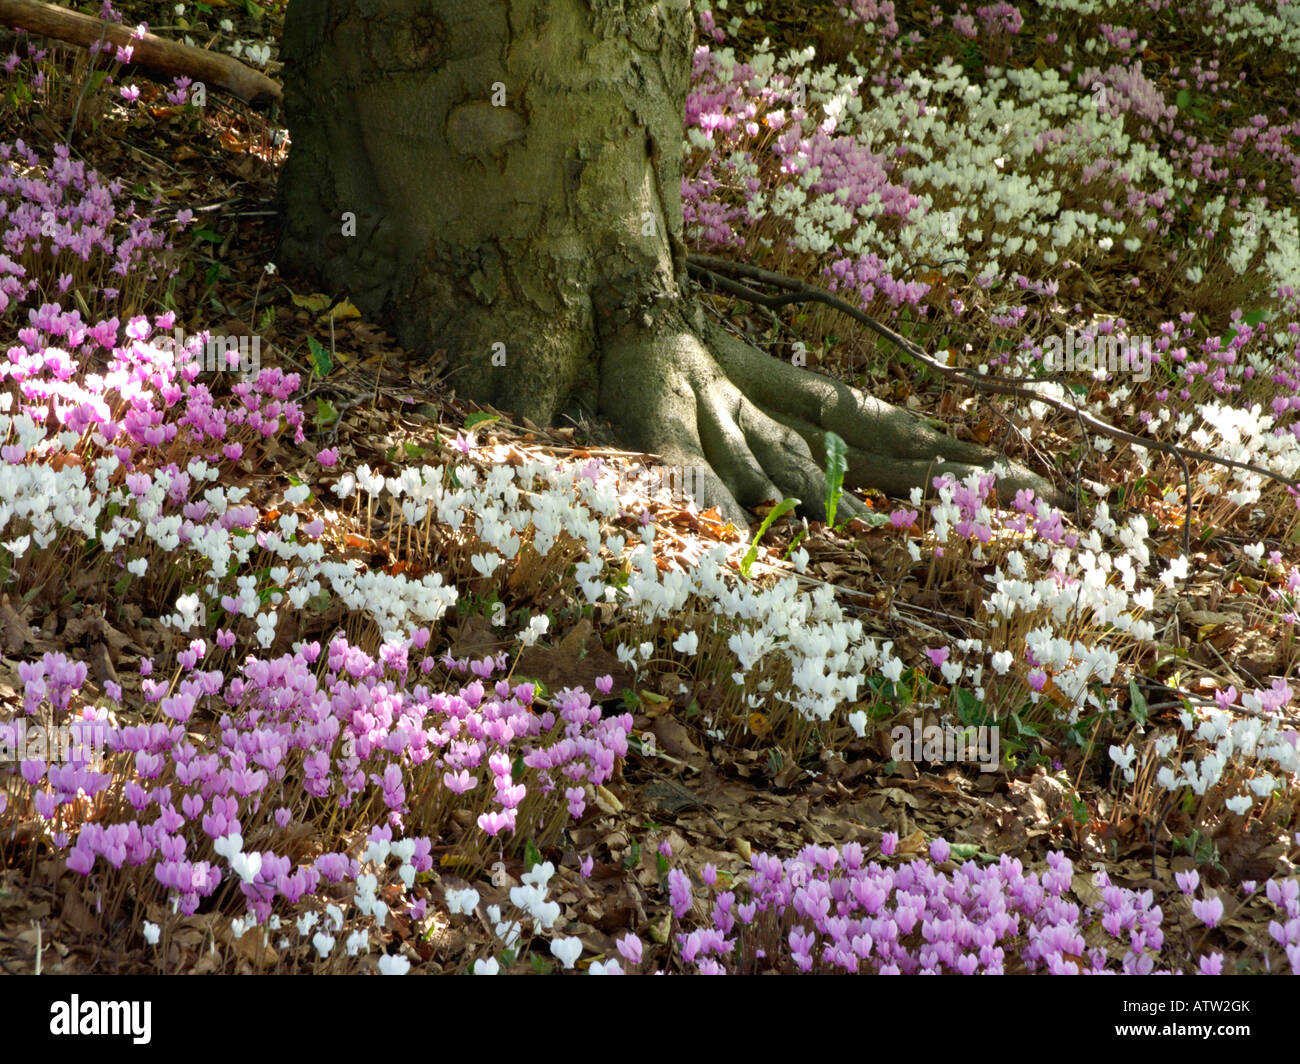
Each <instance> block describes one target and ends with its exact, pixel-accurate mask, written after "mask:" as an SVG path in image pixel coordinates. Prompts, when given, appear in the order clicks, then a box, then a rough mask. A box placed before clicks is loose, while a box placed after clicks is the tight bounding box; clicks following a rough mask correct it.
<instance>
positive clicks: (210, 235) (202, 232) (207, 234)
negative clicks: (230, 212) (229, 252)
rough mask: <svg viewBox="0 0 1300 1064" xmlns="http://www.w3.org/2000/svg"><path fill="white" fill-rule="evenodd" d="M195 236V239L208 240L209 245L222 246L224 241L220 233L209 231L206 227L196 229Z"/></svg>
mask: <svg viewBox="0 0 1300 1064" xmlns="http://www.w3.org/2000/svg"><path fill="white" fill-rule="evenodd" d="M194 236H195V239H197V240H206V241H207V242H208V243H209V244H220V243H221V241H222V239H223V238H222V236H221V234H220V233H218V232H216V231H215V230H212V229H209V228H207V227H206V226H204V228H202V229H195V230H194Z"/></svg>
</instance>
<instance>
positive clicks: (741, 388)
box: [600, 311, 1062, 525]
mask: <svg viewBox="0 0 1300 1064" xmlns="http://www.w3.org/2000/svg"><path fill="white" fill-rule="evenodd" d="M643 324H644V322H643ZM603 352H604V354H603V358H602V362H601V368H600V379H601V393H600V405H601V412H602V413H603V414H604V415H605V416H606V417H608V418H610V420H611V421H612V422H613V424H614V427H615V429H616V430H617V431H618V432H619V434H620V435H621V436H622V438H623V439H625V440H626V441H627V442H628V444H629V445H630V446H633V447H636V448H639V449H641V450H644V451H649V452H652V453H654V454H658V455H660V456H661V457H662V459H663V460H664V461H665V462H666V463H667V464H669V465H677V466H685V467H696V468H697V473H696V491H695V496H696V499H697V501H698V502H699V503H700V505H701V506H718V507H719V508H720V509H721V511H722V512H723V513H724V514H725V515H726V516H727V518H728V519H729V520H731V521H732V522H733V523H736V524H739V525H743V524H744V523H746V522H747V521H748V520H749V515H748V514H747V513H746V512H745V509H744V508H745V507H754V506H757V505H758V504H759V503H762V502H765V501H769V500H775V499H780V498H785V497H789V496H794V497H796V498H798V499H800V500H801V501H802V504H803V505H802V510H803V512H804V513H805V514H806V515H807V516H808V517H810V518H812V519H813V520H825V518H826V510H825V498H826V478H825V472H824V470H825V450H824V434H825V432H826V430H828V429H829V430H831V431H833V432H835V433H836V434H838V435H839V436H840V437H842V438H843V439H844V441H845V443H846V444H848V447H849V451H848V461H849V468H848V472H847V473H846V475H845V486H846V487H849V488H875V489H877V490H880V491H883V492H885V493H886V494H889V495H893V496H895V497H906V495H907V494H908V493H909V492H910V490H911V489H912V488H914V487H919V488H921V489H922V490H924V491H927V492H928V491H930V488H931V483H932V480H933V478H934V477H936V476H940V475H942V474H944V473H951V474H953V475H954V476H956V477H958V478H963V477H966V476H968V475H969V474H970V473H971V472H973V471H980V472H987V471H990V470H991V469H992V467H993V464H994V463H995V462H999V461H1001V462H1002V463H1003V464H1004V465H1005V467H1006V468H1005V472H1004V474H1003V475H1002V476H1001V477H999V479H998V482H997V492H998V498H999V499H1000V500H1001V501H1002V502H1003V503H1007V502H1010V501H1011V499H1012V498H1013V497H1014V496H1015V494H1016V492H1017V491H1019V490H1021V489H1024V488H1030V489H1032V490H1034V491H1035V492H1037V493H1038V495H1039V496H1041V497H1043V498H1046V499H1048V500H1049V501H1051V502H1053V503H1059V502H1061V501H1062V498H1061V496H1060V494H1059V492H1057V491H1056V489H1055V488H1054V487H1053V485H1052V484H1051V483H1050V482H1049V481H1047V480H1045V479H1044V478H1043V477H1040V476H1038V475H1037V474H1035V473H1032V472H1030V471H1029V470H1027V469H1025V468H1024V467H1022V466H1019V465H1016V464H1014V463H1010V462H1007V461H1006V459H1004V458H1002V456H1000V455H998V454H997V453H996V452H994V451H991V450H988V449H986V448H983V447H979V446H977V445H975V444H971V443H966V442H963V441H960V440H955V439H952V438H951V437H949V436H946V435H944V434H943V433H941V432H938V431H936V430H935V429H933V428H932V427H930V426H929V425H927V424H926V423H925V422H923V421H921V420H919V419H917V418H915V417H913V416H912V415H911V414H909V413H908V412H907V411H905V410H901V409H899V408H898V407H894V406H891V405H889V404H888V403H883V402H881V401H879V400H877V399H874V398H872V397H870V396H864V395H862V394H861V393H860V392H858V391H856V390H855V389H853V388H850V387H849V386H848V385H846V384H842V383H840V382H838V381H835V380H832V379H830V378H828V377H823V376H820V375H818V374H814V373H810V372H808V371H806V370H802V369H798V368H796V367H794V366H791V365H789V364H788V363H785V362H782V361H780V360H779V359H774V358H771V357H770V356H768V355H765V354H763V353H762V352H761V351H758V350H757V349H755V348H753V347H751V346H750V345H748V344H746V343H744V342H742V341H740V340H737V339H736V338H735V337H733V336H731V335H730V334H728V333H726V332H724V331H723V330H721V329H719V328H717V327H715V326H703V325H702V323H696V325H695V326H692V325H691V324H689V323H688V322H686V321H685V320H684V317H683V315H682V314H680V313H679V312H676V311H674V312H669V313H666V314H662V315H661V316H660V317H659V318H658V319H657V320H656V321H655V322H654V323H653V324H651V325H650V326H648V327H646V328H645V329H644V330H637V331H629V330H622V331H621V332H620V334H619V335H617V336H615V337H609V338H605V339H604V344H603ZM940 459H942V461H940ZM864 512H865V508H864V507H863V506H862V504H861V503H860V502H858V501H857V500H856V499H853V498H852V497H851V496H848V495H845V497H844V498H843V499H842V500H841V502H840V506H839V511H838V513H839V514H842V515H843V516H845V517H853V516H861V515H862V514H863V513H864Z"/></svg>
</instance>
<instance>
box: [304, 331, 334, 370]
mask: <svg viewBox="0 0 1300 1064" xmlns="http://www.w3.org/2000/svg"><path fill="white" fill-rule="evenodd" d="M307 349H308V350H309V351H310V352H311V361H312V368H313V369H315V371H316V376H318V377H324V376H325V375H326V374H328V373H329V371H330V370H332V369H333V368H334V359H332V358H331V357H330V353H329V352H328V351H327V350H325V348H324V347H323V346H321V344H320V343H319V342H318V341H317V340H316V338H315V337H314V336H309V337H307Z"/></svg>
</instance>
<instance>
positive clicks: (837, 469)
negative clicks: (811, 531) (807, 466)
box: [826, 432, 849, 528]
mask: <svg viewBox="0 0 1300 1064" xmlns="http://www.w3.org/2000/svg"><path fill="white" fill-rule="evenodd" d="M848 465H849V463H848V447H847V446H846V445H845V443H844V441H843V440H842V439H840V437H839V436H837V435H836V434H835V433H833V432H827V433H826V523H827V524H828V525H830V526H831V527H832V528H833V527H834V526H835V511H836V510H837V509H838V508H839V505H840V496H842V495H843V494H844V472H845V470H846V469H848Z"/></svg>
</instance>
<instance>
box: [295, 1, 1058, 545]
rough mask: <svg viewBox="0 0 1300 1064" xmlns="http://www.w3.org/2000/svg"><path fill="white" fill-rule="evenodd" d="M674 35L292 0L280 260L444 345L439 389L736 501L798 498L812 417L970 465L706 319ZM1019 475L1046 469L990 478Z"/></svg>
mask: <svg viewBox="0 0 1300 1064" xmlns="http://www.w3.org/2000/svg"><path fill="white" fill-rule="evenodd" d="M693 47H694V34H693V26H692V15H691V5H690V3H689V0H509V2H507V0H474V2H473V3H465V2H464V0H294V2H293V3H292V4H290V6H289V11H288V15H287V17H286V20H285V30H284V37H283V42H282V50H281V58H282V60H283V62H284V67H285V74H284V80H285V110H286V116H287V122H288V126H289V130H290V134H291V137H292V147H291V151H290V156H289V160H288V163H287V164H286V167H285V170H284V174H283V177H282V180H281V187H280V195H281V210H282V214H283V220H284V231H283V242H282V247H281V251H280V256H279V257H280V259H281V264H282V266H285V267H287V268H289V269H291V270H295V271H299V272H304V273H306V274H308V275H311V276H313V277H314V278H315V279H317V280H318V281H319V282H320V283H322V284H323V285H325V286H326V287H327V288H329V289H330V290H332V291H336V292H338V291H346V292H347V293H348V294H349V295H350V297H351V299H352V301H353V303H354V304H355V305H356V306H358V307H359V308H360V309H362V310H363V311H364V312H366V313H368V314H371V315H374V316H376V317H378V318H380V319H382V320H385V321H386V322H388V323H390V325H391V326H392V327H393V328H394V330H395V332H396V335H397V336H398V338H399V339H400V340H401V341H402V342H403V343H404V344H405V345H407V346H409V347H412V348H414V349H416V350H421V351H426V352H432V351H435V350H438V349H442V350H445V351H446V352H447V353H448V358H449V360H450V361H451V364H452V373H453V374H454V376H453V377H452V381H453V383H454V385H455V387H456V389H457V391H458V392H459V393H460V394H462V395H465V396H467V397H469V398H471V399H474V400H476V401H481V402H487V403H491V404H493V405H494V406H497V407H499V408H501V409H503V410H512V411H515V412H517V413H520V414H523V415H525V416H527V417H529V418H531V419H533V420H534V421H536V422H538V423H547V422H550V421H551V420H552V419H554V418H555V417H556V416H557V415H559V414H561V413H564V412H569V413H574V412H584V413H587V414H590V413H593V412H598V413H600V414H601V415H603V416H605V417H608V418H609V419H610V420H611V421H612V423H613V425H614V427H615V430H616V431H618V432H619V434H620V435H621V436H622V437H623V439H624V441H625V442H626V443H627V444H628V445H629V446H631V447H635V448H638V449H640V450H644V451H649V452H653V453H657V454H659V455H660V456H661V457H662V458H663V459H664V460H665V461H666V462H668V463H669V464H675V465H682V466H694V467H697V468H699V470H700V473H701V479H700V480H699V481H697V491H696V495H697V498H699V500H700V501H701V503H702V504H704V505H713V504H716V505H719V506H721V507H722V508H723V510H724V512H726V514H727V516H728V517H730V518H731V519H733V520H735V521H743V520H744V519H745V518H746V514H745V512H744V510H743V509H742V504H743V505H748V506H752V505H755V504H757V503H759V502H762V501H764V500H767V499H775V498H778V497H781V496H788V495H796V496H798V497H799V498H801V499H803V500H804V502H805V508H806V509H807V511H808V512H809V514H810V515H811V516H813V517H815V518H816V517H820V516H822V511H823V507H822V502H821V500H822V498H823V497H824V481H823V479H822V473H821V468H822V465H821V463H822V458H823V456H822V454H821V447H822V443H821V440H822V433H823V432H824V430H825V429H826V428H834V429H835V431H837V432H838V433H839V434H840V435H841V436H843V437H844V438H845V440H846V441H847V442H848V443H849V444H850V446H851V448H852V449H851V452H850V454H851V458H852V459H853V461H852V463H851V466H850V476H849V477H848V478H847V482H848V483H849V484H850V485H856V486H873V485H874V486H877V487H881V488H882V489H885V490H889V491H892V492H895V493H897V492H901V491H904V490H906V489H907V488H910V487H911V486H913V485H925V484H927V483H928V480H929V478H930V477H931V476H934V475H937V474H938V473H940V472H944V471H951V472H954V473H957V474H958V475H962V474H964V473H966V472H968V471H969V470H970V469H971V468H974V467H985V466H987V465H989V464H990V463H991V462H992V461H993V459H994V458H995V457H996V455H994V454H993V453H992V452H989V451H986V450H984V449H982V448H977V447H974V446H972V445H970V444H962V443H959V442H957V441H955V440H951V439H949V438H947V437H944V436H942V435H941V434H939V433H936V432H934V431H933V430H932V429H929V428H927V427H926V426H924V425H923V424H921V423H920V422H918V421H916V420H914V419H912V418H911V417H910V416H909V415H907V414H905V413H903V412H902V411H898V410H896V409H894V408H892V407H889V406H887V405H886V404H883V403H878V402H876V401H875V400H872V399H870V398H867V397H863V396H861V395H859V394H858V393H856V392H854V391H853V390H852V389H850V388H848V387H846V386H844V385H842V384H838V383H837V382H834V381H831V380H829V379H828V378H825V377H819V376H816V375H813V374H811V373H807V372H804V371H802V370H798V369H795V368H794V367H792V366H789V365H787V364H785V363H781V362H779V361H777V360H774V359H772V358H770V357H768V356H766V355H763V354H762V353H761V352H758V351H756V350H755V349H753V348H751V347H749V346H748V345H746V344H744V343H741V342H740V341H737V340H735V339H734V338H732V337H730V336H727V335H726V334H724V333H721V332H720V331H719V330H716V329H712V328H709V327H707V326H706V325H705V323H704V321H703V318H702V315H701V314H700V312H699V309H698V308H697V307H696V306H695V305H694V304H693V302H692V301H691V299H690V298H689V296H688V295H687V294H686V269H685V247H684V245H683V242H682V236H681V234H682V206H681V142H682V130H683V115H684V111H685V101H686V94H687V91H688V88H689V77H690V63H691V54H692V49H693ZM938 453H942V454H943V455H944V457H946V458H948V459H949V460H950V461H949V463H948V464H947V465H943V466H940V465H936V464H935V463H934V458H935V456H936V454H938ZM1020 487H1034V488H1036V489H1037V490H1039V491H1040V492H1043V491H1051V486H1050V485H1049V484H1047V482H1045V481H1043V480H1042V479H1041V478H1037V477H1035V476H1034V475H1033V474H1031V473H1029V472H1028V471H1026V470H1023V469H1015V470H1013V471H1012V473H1011V475H1010V476H1009V477H1007V478H1005V481H1004V482H1000V483H999V491H1000V492H1001V493H1002V494H1003V495H1004V497H1005V496H1006V495H1007V494H1009V493H1010V492H1012V491H1014V490H1016V489H1017V488H1020ZM841 512H846V513H847V514H848V515H854V514H857V513H860V512H861V508H860V507H859V506H858V505H857V504H856V503H855V502H854V501H852V500H850V499H848V498H846V499H845V500H844V502H842V503H841Z"/></svg>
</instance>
